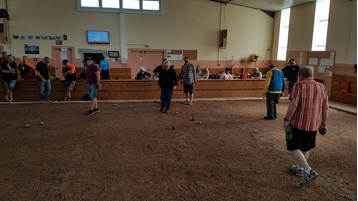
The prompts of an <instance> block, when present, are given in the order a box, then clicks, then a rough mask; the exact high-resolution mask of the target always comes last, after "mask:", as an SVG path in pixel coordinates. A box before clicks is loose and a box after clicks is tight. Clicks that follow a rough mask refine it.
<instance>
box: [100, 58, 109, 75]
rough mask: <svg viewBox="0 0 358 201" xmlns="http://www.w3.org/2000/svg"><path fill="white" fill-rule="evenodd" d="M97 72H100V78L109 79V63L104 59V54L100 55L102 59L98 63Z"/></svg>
mask: <svg viewBox="0 0 358 201" xmlns="http://www.w3.org/2000/svg"><path fill="white" fill-rule="evenodd" d="M99 72H101V80H109V63H108V61H106V60H104V56H102V61H101V62H100V63H99Z"/></svg>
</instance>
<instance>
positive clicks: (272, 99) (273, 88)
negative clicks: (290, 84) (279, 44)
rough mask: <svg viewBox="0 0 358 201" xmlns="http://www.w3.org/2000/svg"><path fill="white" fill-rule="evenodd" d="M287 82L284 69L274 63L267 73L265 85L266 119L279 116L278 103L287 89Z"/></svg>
mask: <svg viewBox="0 0 358 201" xmlns="http://www.w3.org/2000/svg"><path fill="white" fill-rule="evenodd" d="M285 88H286V82H285V78H284V77H283V73H282V71H280V70H279V69H278V68H276V67H275V66H274V65H272V64H271V65H270V66H269V71H268V72H267V73H266V80H265V86H264V91H263V94H262V95H263V97H266V108H267V115H266V116H265V117H264V119H272V120H273V119H275V118H277V103H278V102H279V100H280V97H281V95H282V93H283V92H284V91H285Z"/></svg>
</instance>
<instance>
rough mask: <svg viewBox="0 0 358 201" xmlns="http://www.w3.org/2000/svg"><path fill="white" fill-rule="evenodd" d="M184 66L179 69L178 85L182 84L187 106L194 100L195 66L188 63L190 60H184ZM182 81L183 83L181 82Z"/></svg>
mask: <svg viewBox="0 0 358 201" xmlns="http://www.w3.org/2000/svg"><path fill="white" fill-rule="evenodd" d="M184 62H185V63H184V65H183V66H182V67H181V71H180V75H181V76H180V78H181V80H180V83H181V84H183V83H184V93H185V94H186V102H187V104H189V105H192V104H193V98H194V82H195V78H196V71H195V66H194V65H193V64H191V63H190V58H189V57H185V58H184ZM183 79H184V82H183Z"/></svg>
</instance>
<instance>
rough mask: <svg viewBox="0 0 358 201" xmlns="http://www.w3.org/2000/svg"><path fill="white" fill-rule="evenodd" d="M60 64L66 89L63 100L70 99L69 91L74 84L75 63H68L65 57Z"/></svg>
mask: <svg viewBox="0 0 358 201" xmlns="http://www.w3.org/2000/svg"><path fill="white" fill-rule="evenodd" d="M62 65H63V68H62V75H63V76H64V77H65V84H66V90H67V94H66V97H65V99H64V101H71V100H72V96H71V92H72V91H73V88H74V87H75V84H76V74H75V65H73V64H69V63H68V60H67V59H65V60H63V62H62Z"/></svg>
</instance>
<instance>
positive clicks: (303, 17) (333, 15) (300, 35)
mask: <svg viewBox="0 0 358 201" xmlns="http://www.w3.org/2000/svg"><path fill="white" fill-rule="evenodd" d="M314 13H315V3H307V4H303V5H300V6H295V7H292V8H291V18H290V31H289V36H288V47H287V51H311V47H312V35H313V25H314ZM279 16H280V12H276V14H275V17H276V19H275V26H274V39H273V46H274V47H273V49H274V51H275V53H273V54H272V57H271V60H273V61H275V60H277V59H276V58H277V46H278V44H277V40H278V33H279V30H280V27H279V23H280V20H279V19H278V18H279ZM326 50H327V51H336V64H353V61H352V57H353V55H355V54H357V0H353V1H348V0H344V1H343V0H331V6H330V15H329V23H328V31H327V44H326Z"/></svg>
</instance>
